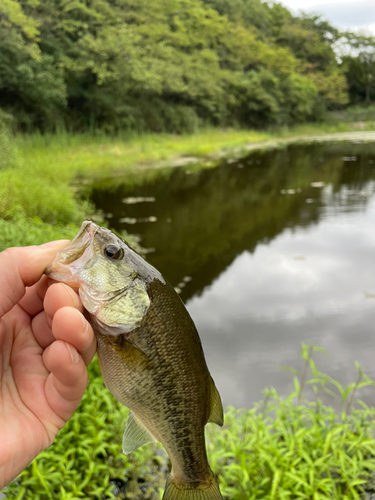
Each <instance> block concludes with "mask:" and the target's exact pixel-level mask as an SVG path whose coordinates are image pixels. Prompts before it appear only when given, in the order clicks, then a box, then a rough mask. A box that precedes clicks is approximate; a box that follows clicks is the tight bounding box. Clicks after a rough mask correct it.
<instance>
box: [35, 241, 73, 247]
mask: <svg viewBox="0 0 375 500" xmlns="http://www.w3.org/2000/svg"><path fill="white" fill-rule="evenodd" d="M69 242H70V240H55V241H48V242H47V243H43V245H39V246H40V248H53V247H57V246H62V244H63V243H65V246H66V245H67V244H68V243H69Z"/></svg>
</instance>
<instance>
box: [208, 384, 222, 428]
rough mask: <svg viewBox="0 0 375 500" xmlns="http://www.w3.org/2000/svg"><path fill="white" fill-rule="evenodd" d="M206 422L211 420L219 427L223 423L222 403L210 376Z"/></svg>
mask: <svg viewBox="0 0 375 500" xmlns="http://www.w3.org/2000/svg"><path fill="white" fill-rule="evenodd" d="M208 422H213V423H214V424H217V425H219V426H220V427H222V425H223V423H224V415H223V405H222V403H221V398H220V394H219V392H218V390H217V389H216V385H215V382H214V381H213V379H212V377H210V416H209V417H208Z"/></svg>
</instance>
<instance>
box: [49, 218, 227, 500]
mask: <svg viewBox="0 0 375 500" xmlns="http://www.w3.org/2000/svg"><path fill="white" fill-rule="evenodd" d="M45 274H47V276H49V277H50V278H52V279H54V280H56V281H59V282H63V283H66V284H67V285H69V286H71V287H73V288H75V289H76V290H77V289H78V293H79V296H80V298H81V301H82V304H83V306H84V308H85V315H86V317H87V318H88V320H89V322H90V324H91V325H92V327H93V330H94V332H95V336H96V340H97V354H98V360H99V365H100V369H101V373H102V377H103V380H104V384H105V386H106V387H107V388H108V389H109V391H110V392H111V393H112V395H113V396H114V397H115V398H116V399H117V400H118V401H120V402H121V403H122V404H123V405H124V406H127V407H128V408H129V409H130V413H129V418H128V421H127V423H126V427H125V432H124V435H123V442H122V449H123V452H124V453H125V454H129V453H131V452H132V451H134V450H135V449H137V448H139V447H141V446H143V445H146V444H148V443H151V442H160V443H161V444H162V445H163V446H164V448H165V450H166V451H167V453H168V456H169V458H170V461H171V466H172V467H171V472H170V474H169V477H168V479H167V483H166V487H165V492H164V496H163V500H222V498H223V497H222V495H221V493H220V489H219V486H218V481H217V479H216V476H215V474H214V473H213V471H212V470H211V468H210V466H209V463H208V458H207V452H206V444H205V435H204V428H205V425H206V424H207V423H208V422H214V423H216V424H217V425H219V426H222V425H223V407H222V402H221V398H220V395H219V392H218V390H217V388H216V386H215V383H214V381H213V379H212V377H211V375H210V372H209V370H208V367H207V364H206V360H205V357H204V353H203V348H202V344H201V341H200V338H199V334H198V332H197V329H196V327H195V325H194V322H193V320H192V318H191V317H190V315H189V313H188V312H187V310H186V308H185V305H184V304H183V302H182V300H181V299H180V297H179V295H178V294H177V293H176V291H175V290H174V288H173V287H172V286H171V285H170V284H169V283H168V282H167V280H165V279H164V277H163V276H162V275H161V273H160V272H159V271H157V270H156V269H155V268H154V267H153V266H151V265H150V264H149V263H147V262H146V261H145V260H144V259H143V258H142V257H141V256H140V255H139V254H137V253H136V252H135V251H134V250H133V249H132V248H131V247H130V246H129V245H128V244H127V243H126V242H125V241H124V240H123V239H121V238H119V237H118V236H117V235H116V234H114V233H113V232H112V231H110V230H109V229H106V228H103V227H100V226H98V225H97V224H95V223H94V222H92V221H90V220H86V221H84V222H83V224H82V226H81V228H80V230H79V232H78V233H77V235H76V236H75V237H74V239H73V240H72V241H71V242H70V243H69V244H68V246H67V247H65V248H64V249H63V250H61V251H60V252H59V253H58V254H57V256H56V258H55V260H54V261H53V262H52V263H51V264H50V265H49V266H48V267H47V269H46V270H45Z"/></svg>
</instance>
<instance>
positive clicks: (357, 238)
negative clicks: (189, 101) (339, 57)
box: [92, 143, 375, 408]
mask: <svg viewBox="0 0 375 500" xmlns="http://www.w3.org/2000/svg"><path fill="white" fill-rule="evenodd" d="M92 200H93V202H94V203H95V205H96V207H97V208H99V209H102V210H103V212H104V213H105V214H106V217H107V219H108V222H109V225H110V226H111V227H112V228H114V229H115V230H117V231H120V230H122V229H126V230H127V231H128V232H130V233H134V234H138V235H139V236H140V243H141V245H142V246H143V247H145V248H147V249H148V253H147V256H146V258H147V260H148V261H149V262H150V263H151V264H152V265H154V266H155V267H156V268H157V269H159V270H160V271H161V272H162V274H163V275H164V276H165V277H166V278H167V279H168V280H169V281H170V283H171V284H172V285H173V286H174V287H176V289H177V290H178V292H179V293H180V296H181V298H182V300H183V301H184V302H185V303H186V307H187V308H188V310H189V312H190V314H191V316H192V317H193V319H194V321H195V323H196V325H197V328H198V331H199V333H200V336H201V339H202V343H203V346H204V350H205V354H206V358H207V362H208V365H209V368H210V371H211V373H212V375H213V377H214V379H215V381H216V384H217V386H218V388H219V391H220V393H221V395H222V399H223V402H224V404H225V405H228V404H231V405H234V406H236V407H242V406H243V407H248V408H249V407H251V405H252V403H253V402H254V401H257V400H259V399H261V397H262V393H261V391H262V390H263V389H264V388H265V387H269V386H272V387H275V388H276V389H277V390H278V391H279V393H280V394H281V395H286V394H287V393H289V392H290V391H291V390H292V388H293V380H292V376H291V374H290V373H288V372H286V371H283V370H282V369H281V368H280V367H281V366H284V365H289V366H294V367H296V368H299V369H300V368H301V366H302V364H301V361H300V360H299V355H300V345H301V343H302V342H305V343H309V344H320V345H321V346H323V348H324V349H326V350H327V351H328V352H329V353H330V355H331V357H330V358H328V357H326V356H324V355H323V354H320V353H318V354H317V355H316V362H317V364H318V367H319V368H320V369H322V370H323V371H326V372H327V373H329V375H330V376H332V377H335V378H337V379H338V380H339V381H340V382H341V383H343V384H348V383H351V382H353V381H355V379H356V377H357V372H356V368H355V366H354V361H355V360H358V361H359V362H360V364H361V365H362V368H363V369H364V371H365V372H366V373H367V374H368V375H369V376H372V377H374V378H375V144H353V143H336V144H335V143H332V144H324V145H319V144H314V145H292V146H288V147H285V148H283V149H279V150H271V151H264V152H254V153H251V154H248V155H247V156H246V157H243V158H229V159H225V160H224V159H223V160H219V161H217V164H215V165H210V167H207V165H206V167H205V168H202V165H189V166H185V167H178V168H177V167H176V168H162V169H155V168H150V169H140V170H138V171H136V172H133V173H132V174H129V175H127V176H126V177H124V178H118V177H117V178H116V179H107V180H105V181H102V182H100V183H97V184H95V185H94V186H93V191H92ZM364 398H365V400H366V401H367V402H370V403H372V404H373V403H375V389H372V390H371V389H369V390H368V391H367V392H366V394H365V395H364Z"/></svg>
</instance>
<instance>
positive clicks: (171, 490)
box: [162, 474, 223, 500]
mask: <svg viewBox="0 0 375 500" xmlns="http://www.w3.org/2000/svg"><path fill="white" fill-rule="evenodd" d="M162 500H223V497H222V496H221V493H220V490H219V485H218V484H217V481H216V478H215V476H214V475H213V474H212V477H211V480H210V481H209V482H208V484H207V482H204V483H177V482H175V481H173V479H171V478H169V480H168V482H167V484H166V487H165V492H164V495H163V499H162Z"/></svg>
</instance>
